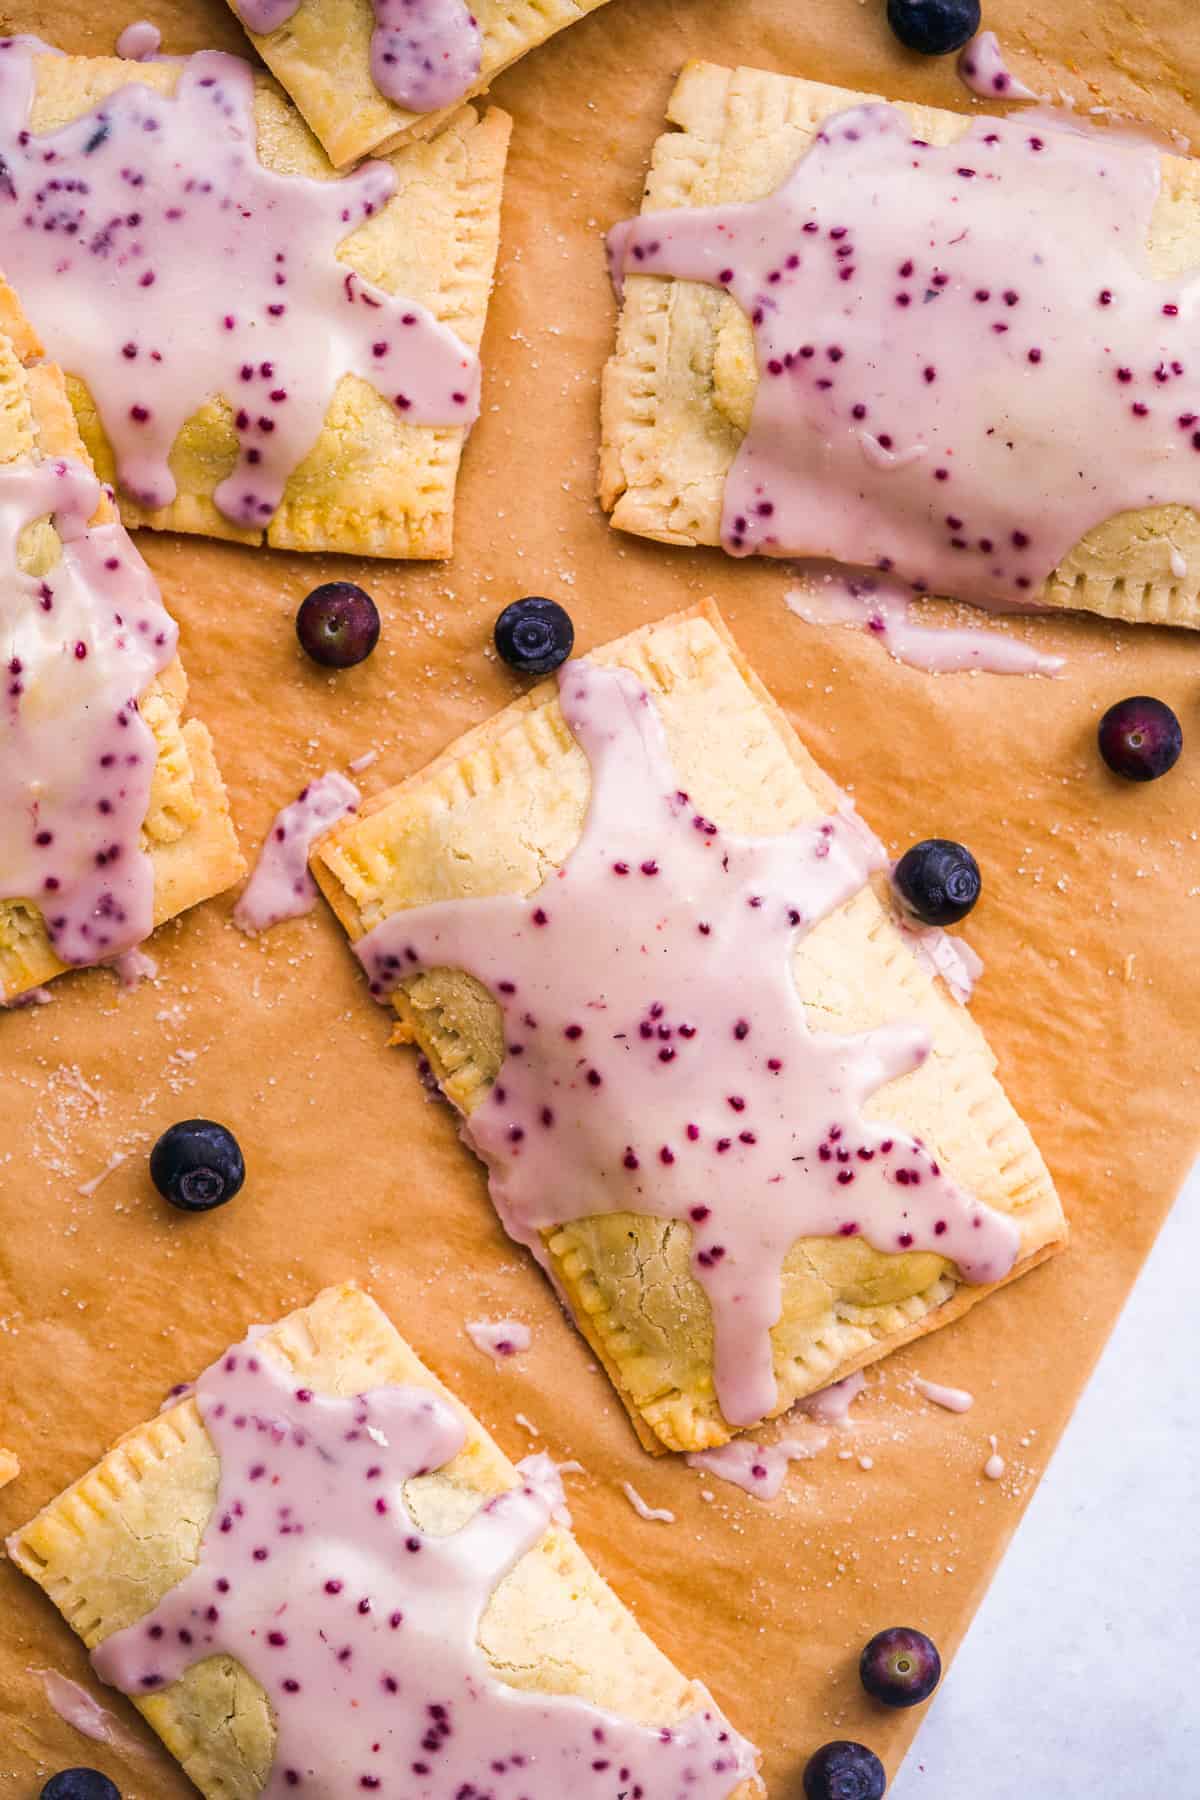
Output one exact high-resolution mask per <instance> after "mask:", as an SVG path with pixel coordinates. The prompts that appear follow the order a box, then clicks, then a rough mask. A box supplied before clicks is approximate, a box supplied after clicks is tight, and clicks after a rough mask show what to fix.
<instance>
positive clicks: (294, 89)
mask: <svg viewBox="0 0 1200 1800" xmlns="http://www.w3.org/2000/svg"><path fill="white" fill-rule="evenodd" d="M230 4H231V5H232V4H233V0H230ZM603 4H604V0H474V4H473V5H472V8H471V10H472V12H473V13H474V15H475V18H476V19H477V20H478V22H479V29H480V34H481V36H482V40H483V56H482V61H481V64H480V69H479V77H478V79H477V81H476V82H475V83H474V85H473V86H472V87H471V89H470V90H469V92H468V93H466V94H464V95H463V100H471V99H473V98H474V97H475V96H476V95H477V94H484V93H486V92H487V90H488V87H489V85H490V84H491V82H492V81H494V80H495V78H496V76H497V75H499V74H500V73H501V72H502V71H503V70H504V69H507V68H508V67H509V66H510V64H512V63H515V62H519V61H520V60H521V58H522V57H523V56H524V55H525V54H526V53H527V52H528V51H530V50H533V49H536V47H537V46H538V45H539V44H542V43H544V42H545V40H546V39H547V38H549V37H553V35H554V33H555V32H556V31H561V30H562V29H563V28H564V26H567V25H573V24H574V23H575V20H576V19H581V18H582V17H583V16H584V14H585V13H589V12H594V11H595V10H596V8H597V7H598V6H602V5H603ZM234 11H235V12H236V11H237V7H236V6H234ZM374 25H375V9H374V7H373V5H372V3H371V0H300V6H299V8H298V10H297V11H296V12H295V13H293V15H292V17H291V18H290V19H289V20H288V21H287V23H286V24H284V25H281V26H280V27H279V29H278V30H277V31H272V32H268V33H266V34H265V35H258V34H256V33H254V32H251V33H249V36H250V40H251V42H252V43H253V45H254V47H255V49H256V50H257V51H258V53H259V55H260V56H261V57H262V59H263V61H264V62H265V63H266V65H267V67H268V68H269V69H270V70H271V72H272V73H273V74H274V75H275V77H276V79H277V80H278V81H279V82H280V84H281V85H282V86H283V87H284V88H286V89H287V91H288V93H289V94H290V95H291V97H292V99H293V100H294V101H295V103H296V105H297V106H298V107H299V109H300V111H301V112H302V113H303V115H304V117H305V119H306V120H307V122H308V125H309V128H310V130H311V131H312V132H313V135H314V136H315V137H316V138H317V139H318V140H319V141H320V144H321V146H322V148H323V149H324V151H325V154H326V155H327V156H328V158H329V160H330V162H331V163H332V164H333V165H334V167H335V168H339V169H340V168H344V167H345V166H346V165H347V164H348V163H352V162H356V161H357V160H358V158H359V157H361V156H379V155H384V154H387V153H388V152H389V151H392V150H396V149H398V148H399V147H400V145H401V144H405V143H409V142H411V141H412V140H413V139H416V138H425V137H430V136H432V135H433V134H434V133H435V132H437V131H440V130H441V128H442V126H443V125H444V124H445V123H446V121H447V120H448V119H449V118H451V117H453V113H454V108H453V107H451V108H446V109H443V110H442V111H441V112H432V113H414V112H409V111H408V110H407V109H406V108H405V107H402V106H396V105H395V104H394V103H393V102H392V101H390V100H388V99H387V98H386V97H385V96H384V95H383V94H381V93H380V92H379V89H378V88H377V87H376V86H375V83H374V81H373V80H372V79H371V33H372V31H373V29H374Z"/></svg>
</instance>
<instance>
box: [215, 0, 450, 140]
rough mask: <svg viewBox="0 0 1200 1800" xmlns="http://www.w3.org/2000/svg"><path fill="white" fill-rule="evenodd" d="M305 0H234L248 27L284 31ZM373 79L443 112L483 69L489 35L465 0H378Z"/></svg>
mask: <svg viewBox="0 0 1200 1800" xmlns="http://www.w3.org/2000/svg"><path fill="white" fill-rule="evenodd" d="M299 6H300V0H234V10H235V12H236V13H237V14H238V17H239V18H240V19H241V21H242V23H243V25H245V27H246V29H247V30H248V31H253V32H255V33H257V34H258V35H259V36H265V35H266V34H267V33H268V32H272V31H278V30H279V28H280V26H281V25H286V24H287V22H288V20H289V19H290V18H292V17H293V16H294V15H295V13H296V12H297V11H298V10H299ZM374 7H375V29H374V31H373V32H372V34H371V80H372V81H373V82H374V83H375V86H376V87H377V88H378V89H379V91H380V93H381V94H382V95H383V96H384V98H385V99H387V100H392V101H394V102H395V104H396V105H397V106H404V107H407V108H408V110H409V111H410V112H415V113H428V112H437V111H439V110H440V108H442V107H443V106H453V105H454V103H455V101H457V100H462V99H465V97H466V96H467V94H469V93H470V91H471V89H472V88H473V87H474V85H475V82H476V79H477V77H478V75H479V66H480V61H481V59H482V54H483V40H482V37H481V34H480V30H479V22H478V20H477V19H476V18H475V15H474V13H472V11H471V9H470V7H468V6H467V5H465V4H464V0H374Z"/></svg>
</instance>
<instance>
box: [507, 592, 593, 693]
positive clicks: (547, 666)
mask: <svg viewBox="0 0 1200 1800" xmlns="http://www.w3.org/2000/svg"><path fill="white" fill-rule="evenodd" d="M495 636H496V649H497V651H498V652H499V654H500V656H501V657H502V658H503V660H504V661H505V662H506V663H507V664H508V666H509V668H510V669H515V670H516V671H517V673H518V674H519V675H549V673H550V671H551V669H557V668H558V666H559V664H560V663H565V662H566V660H567V658H568V656H570V654H571V651H572V649H573V648H574V645H575V627H574V625H572V623H571V616H570V614H569V613H568V612H566V611H565V610H564V609H563V608H562V607H561V606H560V605H559V604H558V601H557V600H546V599H543V597H542V595H541V594H528V595H526V597H525V599H524V600H514V601H513V602H512V603H511V605H509V606H506V607H505V609H504V611H503V612H502V613H501V614H500V617H499V618H498V619H497V620H496V633H495Z"/></svg>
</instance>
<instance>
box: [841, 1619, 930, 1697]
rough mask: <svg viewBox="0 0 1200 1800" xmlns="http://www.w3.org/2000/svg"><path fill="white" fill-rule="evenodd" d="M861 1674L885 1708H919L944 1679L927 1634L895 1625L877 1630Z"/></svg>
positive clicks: (861, 1659)
mask: <svg viewBox="0 0 1200 1800" xmlns="http://www.w3.org/2000/svg"><path fill="white" fill-rule="evenodd" d="M858 1675H859V1680H860V1681H861V1682H862V1684H863V1687H864V1688H865V1689H866V1691H867V1693H868V1694H870V1696H871V1698H872V1700H878V1701H880V1702H881V1703H882V1704H883V1705H884V1706H919V1705H920V1704H921V1702H922V1700H928V1698H929V1696H930V1694H932V1692H933V1690H934V1688H935V1687H936V1686H937V1684H938V1682H939V1681H940V1680H941V1678H942V1659H941V1657H940V1656H939V1655H938V1651H937V1645H936V1644H935V1643H934V1641H933V1639H932V1638H928V1637H926V1636H925V1633H924V1632H923V1631H916V1630H914V1629H913V1627H912V1626H909V1625H893V1626H891V1627H890V1628H889V1629H888V1630H887V1631H877V1632H876V1633H875V1636H874V1637H873V1638H872V1639H871V1641H870V1643H869V1644H867V1645H866V1646H865V1647H864V1649H863V1653H862V1655H861V1656H860V1657H859V1659H858Z"/></svg>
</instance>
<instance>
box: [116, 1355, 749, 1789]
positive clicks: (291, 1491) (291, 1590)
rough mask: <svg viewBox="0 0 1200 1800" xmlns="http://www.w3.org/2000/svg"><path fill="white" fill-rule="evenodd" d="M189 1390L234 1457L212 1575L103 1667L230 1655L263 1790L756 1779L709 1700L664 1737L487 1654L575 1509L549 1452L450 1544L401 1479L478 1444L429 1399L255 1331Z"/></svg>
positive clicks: (157, 1614) (188, 1578) (134, 1634)
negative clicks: (485, 1632) (304, 1374)
mask: <svg viewBox="0 0 1200 1800" xmlns="http://www.w3.org/2000/svg"><path fill="white" fill-rule="evenodd" d="M195 1398H196V1404H197V1406H198V1407H199V1409H200V1415H201V1417H202V1419H203V1421H204V1425H205V1428H206V1430H207V1431H208V1434H209V1436H210V1438H211V1439H212V1441H213V1445H214V1447H215V1449H216V1452H217V1455H218V1457H219V1459H220V1481H219V1487H218V1491H217V1495H216V1500H215V1504H214V1506H213V1509H212V1513H211V1516H210V1517H209V1519H208V1521H207V1522H206V1524H205V1527H204V1534H203V1537H202V1539H201V1542H200V1547H199V1554H198V1558H197V1562H196V1566H195V1567H194V1568H193V1569H192V1570H191V1571H190V1572H189V1573H188V1574H187V1575H185V1576H184V1577H183V1579H182V1580H181V1581H179V1582H178V1583H177V1584H176V1585H175V1586H174V1587H173V1588H171V1589H170V1590H169V1592H168V1593H166V1594H165V1595H164V1596H163V1597H162V1599H161V1600H160V1601H159V1603H158V1605H157V1606H155V1607H154V1608H153V1609H152V1610H151V1611H150V1612H148V1613H147V1614H146V1615H145V1617H143V1618H142V1619H140V1620H139V1621H138V1622H137V1623H136V1624H134V1625H131V1626H129V1627H128V1628H126V1629H125V1630H122V1631H118V1632H115V1633H113V1635H112V1636H110V1637H108V1638H106V1639H105V1640H104V1641H103V1642H102V1643H101V1644H99V1645H98V1646H97V1647H96V1649H95V1650H94V1651H93V1652H92V1661H93V1664H94V1666H95V1669H96V1672H97V1674H98V1675H99V1676H100V1677H101V1679H102V1680H105V1681H108V1682H110V1683H112V1684H113V1685H114V1686H116V1687H119V1688H120V1689H122V1691H123V1692H125V1693H127V1694H130V1695H136V1696H138V1697H145V1696H146V1695H148V1694H154V1693H158V1692H160V1691H161V1690H163V1689H164V1688H166V1687H168V1686H170V1684H171V1683H173V1682H175V1681H177V1680H178V1679H179V1677H180V1676H181V1675H182V1674H183V1673H184V1672H185V1670H187V1669H189V1668H190V1667H191V1666H192V1665H193V1664H194V1663H197V1662H201V1661H203V1660H205V1659H206V1658H209V1657H212V1656H230V1657H233V1658H234V1659H235V1660H236V1661H237V1662H238V1663H240V1664H241V1665H242V1667H243V1668H245V1669H246V1670H247V1671H248V1673H249V1674H250V1676H251V1677H252V1678H253V1679H254V1680H255V1681H257V1682H258V1683H259V1685H260V1686H261V1687H262V1688H263V1690H264V1692H265V1694H266V1697H267V1703H268V1705H269V1707H270V1710H271V1715H272V1718H273V1720H274V1724H275V1728H276V1740H275V1749H274V1757H273V1761H272V1764H271V1769H270V1773H269V1775H268V1777H267V1781H266V1785H265V1787H264V1790H263V1791H264V1794H265V1795H266V1796H267V1800H283V1796H284V1795H286V1794H290V1793H291V1792H292V1791H293V1790H294V1789H295V1788H297V1787H306V1786H308V1785H309V1784H312V1785H313V1789H314V1792H318V1791H319V1792H320V1793H322V1794H346V1795H349V1794H351V1793H354V1794H358V1793H359V1792H360V1791H364V1792H378V1793H379V1794H380V1795H381V1796H382V1797H383V1800H386V1797H387V1795H388V1794H389V1793H391V1792H392V1791H393V1790H394V1791H395V1792H397V1793H403V1794H405V1795H412V1796H413V1800H417V1796H418V1795H420V1796H427V1797H431V1796H434V1795H438V1796H443V1795H445V1796H449V1795H459V1796H465V1795H480V1796H482V1795H483V1794H485V1793H486V1795H487V1796H489V1800H562V1797H563V1796H564V1795H566V1794H570V1795H571V1796H572V1800H576V1797H578V1800H615V1796H616V1793H617V1791H618V1789H619V1790H620V1792H622V1793H625V1794H628V1793H630V1792H633V1791H636V1790H637V1788H638V1787H639V1786H640V1787H641V1788H642V1789H643V1790H644V1792H645V1793H646V1795H647V1796H649V1795H651V1794H654V1795H662V1796H664V1800H682V1796H683V1795H684V1794H686V1795H687V1796H688V1800H723V1797H724V1796H726V1795H728V1794H730V1793H731V1791H732V1790H733V1789H734V1788H736V1787H737V1785H738V1784H739V1782H741V1781H742V1780H744V1779H745V1778H746V1777H747V1776H749V1775H751V1774H752V1773H753V1771H754V1768H755V1766H756V1763H757V1756H756V1754H755V1752H754V1750H753V1749H752V1747H751V1746H750V1745H749V1744H748V1743H746V1741H745V1740H744V1739H742V1738H740V1737H739V1736H738V1735H737V1734H736V1733H735V1732H734V1730H733V1728H732V1727H731V1726H729V1725H728V1724H727V1723H726V1722H725V1720H724V1719H723V1718H722V1717H721V1715H720V1714H719V1713H718V1712H717V1710H716V1707H715V1705H713V1704H712V1703H711V1702H710V1701H709V1700H708V1698H707V1696H704V1700H703V1702H702V1704H701V1707H700V1709H699V1710H697V1711H695V1712H693V1713H690V1714H689V1715H687V1716H686V1717H685V1718H683V1719H680V1720H679V1721H677V1722H676V1723H675V1724H672V1725H670V1726H664V1727H662V1728H657V1727H651V1726H646V1725H638V1724H634V1723H632V1722H630V1721H629V1720H626V1719H622V1718H619V1717H617V1716H616V1715H615V1714H613V1713H609V1712H606V1711H604V1710H602V1709H601V1708H598V1707H594V1706H591V1705H589V1704H588V1703H587V1702H586V1701H584V1700H583V1699H581V1698H579V1697H578V1696H576V1695H571V1694H544V1693H538V1692H529V1691H523V1690H521V1689H518V1688H515V1687H510V1686H508V1685H507V1684H506V1683H505V1682H504V1681H502V1680H501V1679H500V1678H499V1677H498V1675H497V1674H496V1672H495V1670H494V1669H493V1667H492V1665H491V1664H490V1663H489V1662H488V1660H487V1657H486V1656H485V1654H484V1652H483V1650H482V1649H481V1647H480V1644H479V1628H480V1621H481V1619H482V1617H483V1614H484V1612H485V1611H486V1609H487V1607H488V1605H489V1603H490V1601H491V1598H492V1595H493V1593H494V1592H495V1590H496V1589H497V1588H498V1587H499V1585H500V1584H501V1583H502V1582H503V1581H504V1579H505V1577H506V1576H507V1575H508V1574H509V1573H510V1571H511V1570H512V1569H513V1568H514V1567H515V1566H516V1564H517V1563H518V1562H519V1561H520V1560H521V1558H522V1557H523V1556H524V1555H525V1554H526V1553H527V1552H528V1551H529V1550H531V1549H532V1548H533V1547H534V1546H535V1545H536V1544H537V1543H538V1542H539V1541H540V1539H541V1538H542V1537H543V1536H544V1534H545V1532H546V1530H547V1528H548V1527H549V1525H550V1524H551V1522H552V1520H553V1518H554V1517H555V1515H556V1513H557V1512H558V1511H559V1509H560V1508H561V1507H562V1504H563V1496H562V1484H561V1482H560V1480H559V1478H558V1474H557V1472H556V1470H555V1468H554V1465H553V1463H552V1462H551V1461H550V1459H549V1458H548V1457H546V1456H532V1457H527V1458H526V1459H525V1460H524V1461H523V1462H522V1463H521V1464H520V1465H519V1466H518V1470H517V1475H518V1482H517V1485H516V1486H515V1487H513V1488H511V1489H509V1490H508V1491H507V1492H505V1493H502V1494H499V1495H497V1496H495V1497H494V1498H492V1499H489V1500H487V1501H485V1502H484V1503H483V1504H482V1505H481V1506H480V1507H479V1509H478V1511H476V1512H475V1513H474V1514H473V1515H472V1516H471V1517H470V1518H468V1519H467V1520H466V1521H465V1522H464V1523H462V1524H460V1525H459V1526H458V1528H457V1529H456V1530H452V1531H450V1532H448V1533H446V1534H445V1535H438V1534H434V1533H432V1532H430V1531H427V1530H425V1529H424V1528H423V1527H422V1525H421V1524H420V1522H419V1506H420V1502H419V1499H414V1500H413V1501H410V1498H409V1495H408V1492H407V1490H406V1486H405V1484H406V1483H407V1482H410V1481H415V1480H419V1478H420V1477H422V1476H425V1475H427V1474H428V1473H429V1472H430V1471H433V1470H437V1469H441V1468H443V1467H444V1466H445V1464H446V1463H448V1462H450V1461H451V1460H452V1459H453V1457H455V1456H456V1455H457V1454H458V1452H459V1451H460V1450H461V1449H462V1447H463V1445H464V1443H465V1441H466V1436H467V1434H466V1428H465V1426H464V1424H463V1421H462V1418H461V1416H460V1415H459V1414H458V1413H457V1412H456V1411H455V1410H453V1409H452V1408H451V1407H450V1406H449V1405H448V1404H447V1403H446V1402H445V1401H444V1400H442V1399H441V1398H439V1397H438V1396H437V1395H435V1394H433V1393H431V1392H430V1391H429V1390H428V1389H426V1388H421V1387H405V1386H394V1387H379V1388H373V1389H371V1391H370V1392H368V1393H365V1394H359V1395H357V1396H353V1397H344V1398H343V1397H334V1396H333V1395H329V1394H323V1393H318V1392H315V1391H314V1390H312V1389H310V1388H308V1387H306V1386H302V1385H297V1384H296V1378H295V1376H294V1375H289V1374H288V1373H286V1372H285V1371H284V1370H283V1368H282V1367H280V1365H279V1364H277V1363H276V1362H275V1361H274V1359H273V1358H272V1357H271V1356H269V1354H268V1353H267V1352H266V1351H263V1352H261V1353H258V1352H256V1349H255V1344H254V1342H253V1341H248V1342H246V1343H243V1344H241V1345H238V1346H237V1347H236V1348H235V1349H233V1350H231V1351H230V1352H229V1353H228V1354H227V1355H226V1356H224V1357H222V1358H221V1359H220V1360H219V1361H218V1362H216V1363H214V1364H213V1366H212V1367H211V1368H210V1369H208V1370H207V1371H206V1372H205V1374H203V1375H202V1376H201V1377H200V1379H199V1381H198V1382H197V1384H196V1396H195ZM618 1772H619V1773H618ZM414 1778H415V1779H414Z"/></svg>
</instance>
